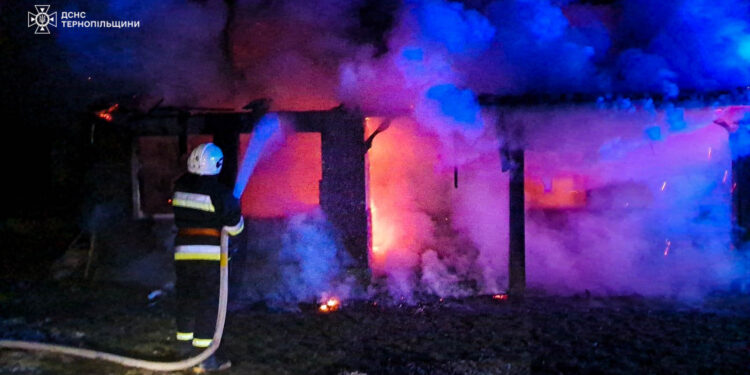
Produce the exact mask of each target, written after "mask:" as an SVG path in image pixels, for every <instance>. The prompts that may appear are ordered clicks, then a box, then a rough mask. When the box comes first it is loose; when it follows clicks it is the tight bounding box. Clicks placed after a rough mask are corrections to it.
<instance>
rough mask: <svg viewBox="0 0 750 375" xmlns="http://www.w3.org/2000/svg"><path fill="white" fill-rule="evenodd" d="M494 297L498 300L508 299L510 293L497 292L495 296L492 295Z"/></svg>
mask: <svg viewBox="0 0 750 375" xmlns="http://www.w3.org/2000/svg"><path fill="white" fill-rule="evenodd" d="M492 299H494V300H497V301H505V300H507V299H508V295H507V294H495V295H494V296H492Z"/></svg>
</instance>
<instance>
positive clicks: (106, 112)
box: [96, 104, 120, 122]
mask: <svg viewBox="0 0 750 375" xmlns="http://www.w3.org/2000/svg"><path fill="white" fill-rule="evenodd" d="M119 106H120V105H119V104H115V105H113V106H111V107H109V108H107V109H103V110H101V111H99V112H96V117H99V118H100V119H102V120H105V121H107V122H112V112H114V111H116V110H117V108H118V107H119Z"/></svg>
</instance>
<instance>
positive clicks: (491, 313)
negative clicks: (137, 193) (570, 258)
mask: <svg viewBox="0 0 750 375" xmlns="http://www.w3.org/2000/svg"><path fill="white" fill-rule="evenodd" d="M2 285H4V286H2V287H0V338H3V339H21V340H31V341H44V342H54V343H60V344H67V345H73V346H79V347H86V348H90V349H97V350H104V351H109V352H114V353H118V354H125V355H132V356H136V357H140V358H147V359H155V360H170V359H176V358H177V356H176V354H175V352H174V349H173V345H172V343H173V342H172V341H171V340H172V335H173V330H174V321H173V319H172V312H173V308H174V301H173V297H172V296H171V295H169V294H167V295H165V296H163V297H162V298H160V299H158V300H156V301H155V302H154V301H149V300H148V298H147V294H148V292H149V291H147V290H142V289H137V288H132V287H126V286H119V285H101V284H99V285H88V284H76V283H56V284H53V283H33V284H32V283H26V284H20V283H9V282H6V283H4V284H2ZM222 347H223V348H224V349H225V350H226V352H227V353H228V354H229V356H230V357H231V358H232V359H233V362H234V366H233V367H232V368H231V369H230V370H228V371H227V372H226V374H369V375H374V374H532V373H533V374H748V373H750V296H747V295H714V296H711V297H710V298H708V299H706V300H705V301H702V302H701V303H694V304H690V305H688V304H684V303H680V302H676V301H671V300H665V299H648V298H643V297H638V296H630V297H617V298H615V297H610V298H603V297H602V298H598V297H586V296H576V297H554V296H544V295H535V294H533V293H532V294H531V295H530V296H529V297H528V298H527V299H526V300H525V301H524V302H523V303H521V304H511V303H509V302H507V301H498V300H494V299H492V298H490V297H489V296H484V297H472V298H464V299H446V300H442V301H441V300H438V299H434V300H432V301H430V302H426V303H422V304H417V305H399V304H391V305H388V306H385V305H384V304H382V303H381V304H375V303H373V302H367V301H358V302H351V301H350V302H348V303H345V304H344V306H343V308H342V309H341V310H339V311H337V312H334V313H330V314H321V313H319V312H317V310H316V309H315V306H314V305H301V306H300V311H297V312H274V311H268V310H267V309H265V308H263V307H261V306H244V307H241V308H239V307H237V306H236V308H235V309H234V310H233V311H231V312H230V314H229V323H228V326H227V329H226V331H225V340H224V343H223V345H222ZM150 373H151V372H149V371H142V370H136V369H126V368H122V367H118V366H116V365H111V364H107V363H103V362H98V361H90V360H83V359H76V358H70V357H63V356H58V355H50V354H40V353H29V352H22V351H8V350H2V351H0V374H61V375H67V374H132V375H139V374H150Z"/></svg>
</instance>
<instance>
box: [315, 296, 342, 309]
mask: <svg viewBox="0 0 750 375" xmlns="http://www.w3.org/2000/svg"><path fill="white" fill-rule="evenodd" d="M340 308H341V301H339V299H338V298H336V297H331V298H329V299H328V300H327V301H326V303H323V304H321V305H320V307H318V311H320V312H323V313H329V312H334V311H337V310H338V309H340Z"/></svg>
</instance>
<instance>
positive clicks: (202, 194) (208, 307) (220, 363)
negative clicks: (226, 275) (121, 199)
mask: <svg viewBox="0 0 750 375" xmlns="http://www.w3.org/2000/svg"><path fill="white" fill-rule="evenodd" d="M223 161H224V155H223V153H222V152H221V149H220V148H219V147H218V146H216V145H214V144H213V143H204V144H201V145H199V146H198V147H196V148H195V149H194V150H193V151H192V152H191V153H190V156H189V158H188V161H187V168H188V173H185V174H184V175H182V176H181V177H180V178H179V179H178V180H177V181H176V182H175V188H174V194H173V195H172V208H173V209H174V217H175V224H176V226H177V229H178V232H177V237H176V238H175V243H174V245H175V254H174V259H175V273H176V276H177V280H176V283H175V289H176V294H177V317H176V318H177V319H176V320H177V341H178V343H179V345H180V346H181V347H182V350H181V352H182V353H184V352H186V351H190V352H194V353H196V354H197V352H199V351H203V350H204V349H205V348H207V347H208V346H209V345H211V341H212V338H213V336H214V331H215V328H216V315H217V312H218V311H217V309H218V300H219V283H220V276H219V275H220V269H219V258H220V240H221V230H222V228H225V229H226V230H227V232H228V233H229V234H230V235H232V236H236V235H237V234H239V233H240V232H241V231H242V229H243V227H244V222H243V219H242V213H241V211H240V205H239V201H238V200H237V198H235V197H234V196H233V195H232V191H231V190H230V189H229V188H228V187H227V186H224V185H223V184H221V183H219V181H218V174H219V172H220V171H221V166H222V163H223ZM230 366H231V362H230V361H229V360H228V359H226V358H224V357H223V355H222V354H220V353H219V352H218V351H217V352H216V353H215V354H214V355H212V356H211V357H209V358H208V359H206V360H205V361H203V362H202V363H201V364H200V365H198V366H196V368H194V370H195V371H196V372H205V371H218V370H223V369H226V368H229V367H230Z"/></svg>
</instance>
